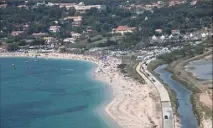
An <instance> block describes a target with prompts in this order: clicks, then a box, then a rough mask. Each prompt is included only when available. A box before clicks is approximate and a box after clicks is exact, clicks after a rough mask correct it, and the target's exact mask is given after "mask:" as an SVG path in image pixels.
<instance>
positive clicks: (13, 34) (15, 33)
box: [11, 31, 24, 36]
mask: <svg viewBox="0 0 213 128" xmlns="http://www.w3.org/2000/svg"><path fill="white" fill-rule="evenodd" d="M23 32H24V31H12V32H11V35H12V36H18V35H20V34H22V33H23Z"/></svg>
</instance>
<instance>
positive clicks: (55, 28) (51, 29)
mask: <svg viewBox="0 0 213 128" xmlns="http://www.w3.org/2000/svg"><path fill="white" fill-rule="evenodd" d="M60 28H61V26H50V28H49V31H50V32H54V33H56V32H60Z"/></svg>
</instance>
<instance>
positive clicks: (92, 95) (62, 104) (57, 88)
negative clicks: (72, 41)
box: [0, 58, 110, 128]
mask: <svg viewBox="0 0 213 128" xmlns="http://www.w3.org/2000/svg"><path fill="white" fill-rule="evenodd" d="M33 60H34V58H0V64H1V77H0V78H1V79H0V81H1V84H0V87H1V90H0V91H1V92H0V94H1V97H0V98H1V109H0V110H1V113H0V115H1V116H0V117H1V128H109V127H110V126H108V125H109V124H108V123H106V121H103V118H100V117H99V116H98V114H97V113H96V112H95V108H96V107H97V106H98V105H100V104H101V103H103V101H106V100H108V99H109V98H106V90H107V87H106V86H105V85H104V84H103V83H101V82H98V81H95V80H93V79H91V77H90V74H89V72H90V71H91V69H92V68H93V67H94V65H92V64H90V63H87V62H83V61H73V60H54V59H50V60H45V59H38V61H33ZM26 61H27V62H26ZM12 64H15V66H14V67H13V66H12Z"/></svg>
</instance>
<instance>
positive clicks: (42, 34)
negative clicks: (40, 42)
mask: <svg viewBox="0 0 213 128" xmlns="http://www.w3.org/2000/svg"><path fill="white" fill-rule="evenodd" d="M47 35H48V34H47V33H43V32H39V33H33V34H32V36H34V37H36V38H38V37H44V36H47Z"/></svg>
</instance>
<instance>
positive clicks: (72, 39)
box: [63, 38, 75, 43]
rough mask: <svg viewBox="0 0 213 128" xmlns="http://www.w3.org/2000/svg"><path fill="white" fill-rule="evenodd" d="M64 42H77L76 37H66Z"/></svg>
mask: <svg viewBox="0 0 213 128" xmlns="http://www.w3.org/2000/svg"><path fill="white" fill-rule="evenodd" d="M63 42H65V43H75V39H74V38H65V39H64V40H63Z"/></svg>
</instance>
